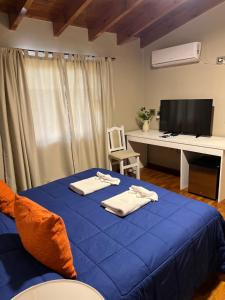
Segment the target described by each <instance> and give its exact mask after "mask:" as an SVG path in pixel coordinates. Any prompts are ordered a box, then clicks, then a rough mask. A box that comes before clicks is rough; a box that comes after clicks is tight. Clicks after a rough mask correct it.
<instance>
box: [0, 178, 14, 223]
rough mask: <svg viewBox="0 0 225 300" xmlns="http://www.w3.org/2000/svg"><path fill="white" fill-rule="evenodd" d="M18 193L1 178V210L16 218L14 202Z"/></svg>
mask: <svg viewBox="0 0 225 300" xmlns="http://www.w3.org/2000/svg"><path fill="white" fill-rule="evenodd" d="M15 197H16V194H15V193H14V192H13V191H12V190H11V189H10V187H9V186H8V185H7V184H6V183H5V182H4V181H2V180H0V211H1V212H3V213H4V214H6V215H9V216H10V217H12V218H14V217H15V215H14V203H15Z"/></svg>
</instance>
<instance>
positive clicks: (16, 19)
mask: <svg viewBox="0 0 225 300" xmlns="http://www.w3.org/2000/svg"><path fill="white" fill-rule="evenodd" d="M33 1H34V0H24V1H22V3H21V4H20V5H19V6H18V4H17V6H16V7H15V10H13V11H11V12H9V14H8V17H9V29H11V30H16V28H17V27H18V26H19V24H20V22H21V21H22V19H23V18H24V17H25V16H26V14H27V11H28V9H29V8H30V7H31V5H32V3H33Z"/></svg>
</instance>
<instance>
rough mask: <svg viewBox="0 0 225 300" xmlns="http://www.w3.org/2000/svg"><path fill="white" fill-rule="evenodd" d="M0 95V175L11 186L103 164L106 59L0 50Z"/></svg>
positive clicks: (108, 90) (108, 111)
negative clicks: (1, 155)
mask: <svg viewBox="0 0 225 300" xmlns="http://www.w3.org/2000/svg"><path fill="white" fill-rule="evenodd" d="M0 98H1V101H0V118H1V123H0V136H1V137H2V149H3V160H2V163H3V164H4V165H3V167H4V170H5V172H4V174H1V173H0V176H4V177H5V178H6V181H7V182H8V183H9V185H10V186H12V187H13V188H14V189H17V190H18V191H19V190H24V189H27V188H30V187H34V186H37V185H40V184H43V183H46V182H49V181H52V180H54V179H57V178H61V177H64V176H67V175H70V174H72V173H74V172H75V171H76V172H78V171H81V170H85V169H88V168H91V167H106V166H107V159H106V153H107V151H106V128H107V127H109V126H111V125H112V114H113V107H114V95H113V74H112V61H111V59H105V58H92V57H87V56H73V55H71V56H70V57H69V58H68V59H65V58H64V56H63V55H60V54H54V55H52V57H49V54H47V53H45V54H44V55H42V57H40V56H39V55H38V53H36V54H35V56H33V57H32V56H29V55H28V53H25V55H24V53H23V52H22V51H20V50H15V49H1V50H0ZM0 154H1V153H0ZM0 167H1V161H0Z"/></svg>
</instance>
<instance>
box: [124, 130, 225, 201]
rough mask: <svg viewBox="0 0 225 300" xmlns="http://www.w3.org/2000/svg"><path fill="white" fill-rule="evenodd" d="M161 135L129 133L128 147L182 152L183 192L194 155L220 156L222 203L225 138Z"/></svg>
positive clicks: (221, 195)
mask: <svg viewBox="0 0 225 300" xmlns="http://www.w3.org/2000/svg"><path fill="white" fill-rule="evenodd" d="M161 135H162V132H159V131H158V130H150V131H149V132H143V131H141V130H136V131H130V132H127V133H126V136H127V147H128V149H132V145H131V143H130V142H136V143H142V144H147V145H155V146H161V147H167V148H173V149H178V150H180V152H181V155H180V189H181V190H182V189H184V188H187V187H188V176H189V163H188V160H189V159H190V158H191V157H192V156H193V154H194V153H202V154H208V155H215V156H219V157H220V158H221V160H220V180H219V191H218V201H219V202H220V201H222V200H223V199H225V138H224V137H216V136H212V137H198V138H196V137H195V136H190V135H178V136H174V137H172V136H171V137H168V138H162V137H160V136H161Z"/></svg>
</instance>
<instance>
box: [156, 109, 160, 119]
mask: <svg viewBox="0 0 225 300" xmlns="http://www.w3.org/2000/svg"><path fill="white" fill-rule="evenodd" d="M159 119H160V111H159V110H157V112H156V120H159Z"/></svg>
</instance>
